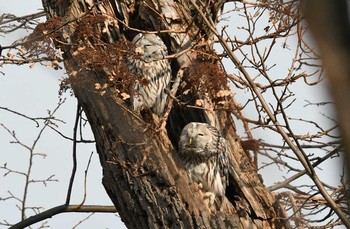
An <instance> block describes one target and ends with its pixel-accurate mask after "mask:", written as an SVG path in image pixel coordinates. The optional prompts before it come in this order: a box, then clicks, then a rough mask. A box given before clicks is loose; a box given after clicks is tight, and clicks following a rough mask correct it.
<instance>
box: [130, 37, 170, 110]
mask: <svg viewBox="0 0 350 229" xmlns="http://www.w3.org/2000/svg"><path fill="white" fill-rule="evenodd" d="M132 42H133V44H134V50H135V55H134V56H133V57H132V58H131V57H130V58H128V65H129V66H128V67H129V70H130V71H131V72H133V73H134V74H137V75H140V76H141V79H140V80H136V83H135V85H134V89H133V96H132V103H133V109H134V110H137V109H139V108H149V109H151V110H152V112H154V113H156V114H158V115H162V114H163V112H164V110H165V105H166V101H167V97H168V96H167V94H166V93H165V92H164V89H165V88H166V87H169V84H170V79H171V66H170V62H169V60H167V59H164V57H165V56H166V55H168V50H167V47H166V46H165V44H164V42H163V41H162V39H161V38H160V37H158V36H157V35H155V34H142V33H139V34H137V35H136V36H135V38H134V39H133V41H132Z"/></svg>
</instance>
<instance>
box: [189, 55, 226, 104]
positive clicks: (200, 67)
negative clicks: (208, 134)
mask: <svg viewBox="0 0 350 229" xmlns="http://www.w3.org/2000/svg"><path fill="white" fill-rule="evenodd" d="M187 81H188V83H189V85H191V88H190V90H191V92H192V93H193V94H197V95H199V96H200V97H202V98H203V97H207V96H208V97H209V98H210V99H211V100H212V102H214V104H215V105H219V104H220V103H222V100H227V99H228V98H227V97H230V96H229V95H226V96H222V95H221V94H222V93H221V94H220V92H224V91H229V90H230V88H229V87H228V85H227V74H226V73H225V72H224V71H223V70H222V69H221V68H220V66H219V65H218V64H217V62H216V61H215V60H212V59H199V60H197V61H196V62H194V64H193V65H192V66H191V68H190V69H189V72H188V76H187ZM216 107H217V108H218V106H216ZM219 107H220V108H222V106H219Z"/></svg>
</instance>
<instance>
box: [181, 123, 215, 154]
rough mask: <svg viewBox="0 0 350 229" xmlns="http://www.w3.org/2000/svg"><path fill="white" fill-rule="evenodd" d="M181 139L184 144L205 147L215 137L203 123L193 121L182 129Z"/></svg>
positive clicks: (199, 147) (192, 146)
mask: <svg viewBox="0 0 350 229" xmlns="http://www.w3.org/2000/svg"><path fill="white" fill-rule="evenodd" d="M180 141H181V144H183V146H186V147H189V148H198V149H204V148H205V147H206V146H207V145H208V144H210V143H211V142H212V141H213V138H212V134H211V132H210V130H209V129H208V128H206V127H205V126H204V124H203V123H198V122H192V123H190V124H189V125H187V126H186V127H185V128H184V129H183V130H182V133H181V138H180Z"/></svg>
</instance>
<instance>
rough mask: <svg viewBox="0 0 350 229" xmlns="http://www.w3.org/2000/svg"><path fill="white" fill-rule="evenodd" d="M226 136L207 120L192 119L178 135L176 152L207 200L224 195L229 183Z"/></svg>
mask: <svg viewBox="0 0 350 229" xmlns="http://www.w3.org/2000/svg"><path fill="white" fill-rule="evenodd" d="M228 154H229V153H228V147H227V143H226V140H225V139H224V138H223V137H222V136H221V135H220V133H219V131H218V130H217V129H216V128H215V127H213V126H210V125H208V124H206V123H199V122H191V123H189V124H187V125H186V126H185V127H184V128H183V130H182V132H181V135H180V142H179V156H180V159H181V160H182V161H183V162H184V164H185V167H186V169H187V171H188V173H189V175H190V178H191V179H192V180H193V181H195V182H197V183H198V184H199V187H200V188H201V189H202V191H204V192H205V196H206V197H207V198H209V204H210V205H213V203H214V200H215V197H216V196H218V197H220V198H221V197H223V196H225V190H226V186H228V181H229V179H228V176H229V160H228Z"/></svg>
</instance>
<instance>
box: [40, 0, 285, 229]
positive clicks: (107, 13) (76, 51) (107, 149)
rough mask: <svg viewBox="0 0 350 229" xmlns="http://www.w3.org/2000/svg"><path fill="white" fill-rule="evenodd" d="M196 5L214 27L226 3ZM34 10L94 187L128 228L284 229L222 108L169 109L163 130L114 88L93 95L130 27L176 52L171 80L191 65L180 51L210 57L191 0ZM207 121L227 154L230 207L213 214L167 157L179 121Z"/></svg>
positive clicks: (59, 0) (50, 3)
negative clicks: (74, 108) (91, 154)
mask: <svg viewBox="0 0 350 229" xmlns="http://www.w3.org/2000/svg"><path fill="white" fill-rule="evenodd" d="M204 2H205V1H203V3H201V2H199V1H197V4H199V5H200V7H202V9H203V11H204V12H206V13H207V15H209V14H210V17H211V18H212V19H213V21H215V19H216V17H217V14H218V12H219V10H220V8H221V7H222V6H223V4H224V3H225V1H224V0H220V1H206V2H207V3H205V4H204ZM43 6H44V9H45V11H46V12H47V17H48V23H47V25H46V26H47V27H50V24H51V25H54V26H51V29H52V28H53V29H55V31H53V32H49V33H51V37H52V38H53V39H54V41H55V44H56V47H59V48H61V50H62V51H63V57H64V64H65V67H66V70H67V73H68V74H69V82H70V84H71V87H72V88H73V91H74V94H75V96H76V97H77V99H78V102H79V104H80V106H81V107H82V108H83V110H84V112H85V113H86V116H87V118H88V120H89V123H90V125H91V128H92V131H93V133H94V136H95V140H96V148H97V152H98V154H99V157H100V162H101V165H102V168H103V185H104V187H105V189H106V191H107V193H108V195H109V197H110V198H111V200H112V201H113V203H114V205H115V207H116V208H117V210H118V212H119V214H120V216H121V219H122V220H123V222H124V223H125V224H126V226H127V227H128V228H285V227H287V226H286V225H287V224H286V221H287V220H286V214H285V212H284V209H283V207H282V206H281V204H280V203H278V201H277V200H276V199H275V197H274V195H273V194H272V193H269V192H268V191H267V190H266V188H265V187H264V185H263V184H262V182H261V180H260V178H259V176H258V174H257V172H256V169H255V167H254V165H253V164H252V163H250V159H249V158H248V157H247V155H246V154H245V152H244V150H243V149H242V146H241V144H240V141H239V139H238V137H237V136H236V133H235V127H234V123H233V121H232V118H231V115H230V113H229V111H227V110H218V111H209V110H205V109H201V110H198V109H191V108H186V107H181V106H177V107H176V106H174V107H173V110H174V109H175V111H176V114H175V112H174V111H172V112H171V113H170V115H169V118H168V120H167V131H166V130H164V129H158V128H157V124H154V123H153V122H151V123H152V124H150V123H149V122H148V121H144V120H143V118H142V117H141V116H139V115H137V114H135V113H133V112H132V111H131V110H130V109H129V104H128V103H127V102H125V101H124V100H123V99H122V98H121V96H120V94H118V91H117V89H116V88H115V87H107V88H105V90H104V91H103V93H101V91H99V90H97V89H96V85H104V84H105V83H106V82H108V78H109V77H111V76H114V77H118V74H119V73H120V72H119V73H118V72H117V69H118V65H119V64H120V56H119V55H121V53H122V52H120V53H118V52H117V51H116V53H113V51H114V49H111V47H116V49H115V50H119V51H120V45H119V46H118V44H117V43H118V42H117V41H118V40H119V41H122V40H124V39H127V40H130V39H131V38H132V37H133V35H135V33H136V32H137V30H147V31H159V32H161V36H162V38H163V40H164V41H165V43H166V45H167V46H168V49H169V51H170V54H178V53H180V52H181V53H182V55H175V56H174V57H175V58H174V59H173V60H172V68H173V71H174V72H173V76H174V78H175V81H177V80H179V79H180V78H177V77H180V76H181V74H180V73H181V72H182V70H184V71H185V72H186V69H187V68H185V67H190V66H191V63H192V61H193V60H194V59H195V52H190V51H189V52H184V51H186V50H191V48H192V47H193V46H198V47H200V46H202V49H201V50H204V51H208V52H211V53H212V50H211V48H212V47H211V45H201V44H208V43H210V42H208V39H210V38H211V36H212V34H211V32H210V30H208V29H207V26H205V24H204V23H203V20H201V16H200V15H199V14H198V12H197V11H196V10H195V8H194V7H193V5H192V4H191V1H188V0H181V1H175V0H143V1H138V0H136V1H133V0H122V1H113V0H109V1H108V0H104V1H97V0H43ZM53 35H54V36H53ZM199 36H201V39H198V37H199ZM118 47H119V48H118ZM84 57H85V58H84ZM119 70H120V69H119ZM179 70H180V73H178V72H179ZM176 79H177V80H176ZM208 117H209V118H208ZM210 120H219V121H217V123H215V125H216V126H217V127H219V128H220V129H221V131H222V132H223V134H224V136H225V138H226V139H227V140H228V142H229V143H230V147H231V151H232V152H233V155H230V156H231V158H230V161H231V164H232V166H233V168H234V174H231V178H230V179H231V180H230V186H229V189H230V190H228V195H230V196H229V199H230V201H231V202H232V204H231V203H229V202H228V201H227V202H226V203H227V204H226V205H225V206H224V207H221V209H218V207H217V208H215V209H208V207H207V206H206V205H205V204H203V197H202V196H201V193H200V191H198V187H196V185H194V184H192V183H191V182H189V179H188V177H187V175H186V173H185V171H184V169H183V165H182V164H181V162H180V161H179V159H178V156H177V152H176V149H177V146H176V141H177V139H178V136H179V134H180V131H181V129H182V128H183V126H184V125H185V124H186V123H188V122H190V121H201V122H210Z"/></svg>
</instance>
